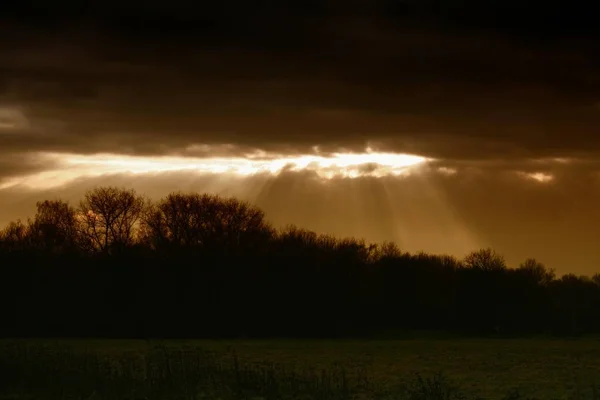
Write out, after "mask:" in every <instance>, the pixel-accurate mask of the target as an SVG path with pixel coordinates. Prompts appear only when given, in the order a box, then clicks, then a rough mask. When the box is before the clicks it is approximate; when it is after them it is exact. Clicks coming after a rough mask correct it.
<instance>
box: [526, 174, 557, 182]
mask: <svg viewBox="0 0 600 400" xmlns="http://www.w3.org/2000/svg"><path fill="white" fill-rule="evenodd" d="M521 175H523V176H525V177H526V178H528V179H533V180H534V181H538V182H540V183H548V182H550V181H552V180H553V179H554V176H552V175H550V174H547V173H545V172H521Z"/></svg>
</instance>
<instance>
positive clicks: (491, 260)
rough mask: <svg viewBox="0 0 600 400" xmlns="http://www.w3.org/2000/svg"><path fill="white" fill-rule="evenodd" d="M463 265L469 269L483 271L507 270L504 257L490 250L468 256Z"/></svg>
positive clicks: (479, 251) (482, 250) (475, 252)
mask: <svg viewBox="0 0 600 400" xmlns="http://www.w3.org/2000/svg"><path fill="white" fill-rule="evenodd" d="M463 264H464V265H465V266H466V267H467V268H472V269H476V270H481V271H501V270H504V269H506V262H505V261H504V257H502V256H501V255H500V254H498V253H496V252H495V251H494V250H493V249H490V248H486V249H481V250H478V251H474V252H472V253H470V254H468V255H467V256H466V257H465V259H464V261H463Z"/></svg>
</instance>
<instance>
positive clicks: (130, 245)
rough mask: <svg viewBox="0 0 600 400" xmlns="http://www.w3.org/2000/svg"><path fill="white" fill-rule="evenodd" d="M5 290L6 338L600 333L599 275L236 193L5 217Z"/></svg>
mask: <svg viewBox="0 0 600 400" xmlns="http://www.w3.org/2000/svg"><path fill="white" fill-rule="evenodd" d="M0 300H1V301H0V311H1V313H0V315H1V317H0V335H2V336H5V337H9V336H10V337H15V336H19V337H23V336H37V337H39V336H62V337H74V336H78V337H90V336H93V337H140V338H144V337H145V338H153V337H365V336H367V337H368V336H373V335H381V334H393V333H396V332H401V331H413V330H419V331H421V330H427V331H443V332H455V333H459V334H469V335H536V334H546V335H580V334H593V333H600V274H596V275H594V276H593V277H586V276H576V275H573V274H567V275H564V276H561V277H558V276H556V274H555V273H554V271H553V270H551V269H549V268H547V267H545V266H544V265H543V264H541V263H540V262H538V261H536V260H535V259H528V260H525V261H524V262H523V263H522V264H521V265H519V266H518V267H516V268H509V267H508V266H507V265H506V262H505V260H504V258H503V257H502V256H501V255H499V254H497V253H496V252H495V251H494V250H492V249H489V248H488V249H481V250H478V251H474V252H472V253H471V254H469V255H467V256H466V257H465V258H464V259H457V258H455V257H452V256H447V255H430V254H425V253H418V254H410V253H407V252H403V251H401V249H399V248H398V247H397V246H396V245H395V244H393V243H382V244H373V243H366V242H365V241H363V240H358V239H355V238H342V239H340V238H335V237H332V236H329V235H323V234H316V233H315V232H311V231H309V230H305V229H300V228H297V227H295V226H288V227H286V228H284V229H279V230H276V229H274V228H273V227H272V226H271V225H270V224H269V223H268V222H267V221H266V219H265V215H264V213H263V212H262V211H261V210H260V209H258V208H257V207H255V206H253V205H251V204H249V203H246V202H243V201H240V200H237V199H234V198H223V197H219V196H216V195H209V194H198V193H172V194H170V195H168V196H167V197H165V198H163V199H160V200H159V201H156V202H152V201H150V200H148V199H146V198H144V197H143V196H141V195H138V194H137V193H136V192H135V191H134V190H130V189H123V188H117V187H98V188H95V189H93V190H90V191H88V192H87V193H86V194H85V195H84V197H83V199H81V201H80V202H79V204H78V205H77V206H73V205H71V204H69V203H68V202H65V201H62V200H46V201H42V202H38V203H37V212H36V214H35V215H34V216H33V217H32V218H30V219H29V220H28V221H26V222H22V221H15V222H11V223H10V224H8V226H6V227H5V228H4V229H3V230H1V231H0Z"/></svg>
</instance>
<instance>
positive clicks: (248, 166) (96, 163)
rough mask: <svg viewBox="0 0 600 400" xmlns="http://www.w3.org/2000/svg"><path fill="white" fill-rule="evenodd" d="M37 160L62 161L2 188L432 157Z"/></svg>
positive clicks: (372, 169) (379, 171) (380, 164)
mask: <svg viewBox="0 0 600 400" xmlns="http://www.w3.org/2000/svg"><path fill="white" fill-rule="evenodd" d="M33 157H35V159H36V161H37V162H42V163H44V162H47V163H48V164H49V165H56V166H57V167H54V168H53V169H51V170H47V171H43V172H39V173H37V174H33V175H29V176H24V177H19V178H13V179H11V180H9V181H7V182H5V183H4V184H2V185H0V189H3V188H7V187H11V186H18V185H19V186H26V187H29V188H32V189H46V188H51V187H56V186H61V185H64V184H66V183H68V182H69V181H72V180H74V179H77V178H83V177H98V176H102V175H110V174H123V173H130V174H151V173H163V172H175V171H188V172H192V173H199V174H231V175H235V176H251V175H256V174H271V175H278V174H280V173H281V172H283V171H295V172H299V171H310V172H314V173H315V174H316V175H317V176H318V177H320V178H322V179H325V180H327V179H333V178H359V177H368V176H370V177H384V176H401V175H405V174H408V173H409V172H410V170H411V169H412V168H414V167H416V166H418V165H420V164H423V163H425V162H427V161H430V159H428V158H425V157H421V156H416V155H409V154H398V153H386V152H377V151H373V150H371V149H370V148H367V149H366V150H365V151H364V152H362V153H341V152H340V153H331V154H328V155H321V154H305V155H288V156H285V155H279V154H270V153H268V152H265V151H256V152H253V153H247V154H243V155H240V156H236V157H223V156H217V157H206V158H192V157H176V156H161V157H146V156H125V155H116V154H96V155H80V154H64V153H41V154H36V155H35V156H33Z"/></svg>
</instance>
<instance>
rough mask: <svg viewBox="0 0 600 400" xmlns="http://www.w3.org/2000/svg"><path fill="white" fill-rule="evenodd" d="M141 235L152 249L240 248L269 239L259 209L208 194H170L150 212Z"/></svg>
mask: <svg viewBox="0 0 600 400" xmlns="http://www.w3.org/2000/svg"><path fill="white" fill-rule="evenodd" d="M143 232H144V237H145V239H146V241H148V242H150V243H152V244H153V245H155V246H160V245H163V244H174V245H178V246H205V247H215V246H240V245H248V244H249V243H251V242H255V241H257V240H262V239H264V238H265V237H268V236H270V235H272V230H271V228H270V226H269V225H268V224H267V222H266V221H265V219H264V214H263V212H262V211H261V210H259V209H258V208H256V207H254V206H252V205H250V204H248V203H245V202H241V201H239V200H236V199H222V198H220V197H219V196H213V195H208V194H202V195H200V194H196V193H191V194H182V193H172V194H170V195H169V196H167V197H166V198H165V199H162V200H161V201H160V202H159V203H158V204H156V205H155V206H153V207H152V208H151V209H149V212H148V213H147V214H146V215H145V218H144V223H143Z"/></svg>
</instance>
